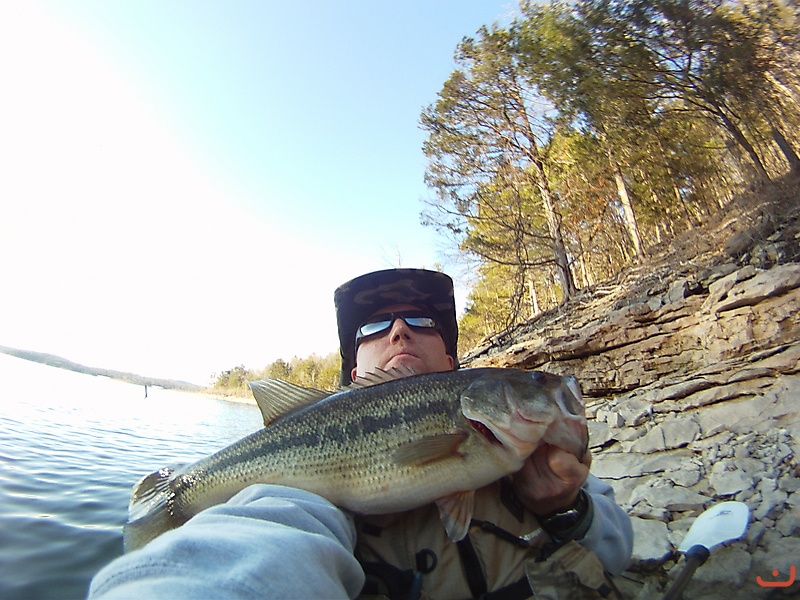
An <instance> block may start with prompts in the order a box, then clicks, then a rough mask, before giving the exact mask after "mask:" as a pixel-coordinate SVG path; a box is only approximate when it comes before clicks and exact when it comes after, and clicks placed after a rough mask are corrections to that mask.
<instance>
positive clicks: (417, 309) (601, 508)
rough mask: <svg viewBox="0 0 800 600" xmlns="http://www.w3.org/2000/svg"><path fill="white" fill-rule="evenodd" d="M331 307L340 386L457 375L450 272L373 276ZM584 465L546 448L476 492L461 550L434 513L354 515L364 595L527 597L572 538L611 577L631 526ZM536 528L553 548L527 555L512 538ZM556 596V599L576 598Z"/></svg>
mask: <svg viewBox="0 0 800 600" xmlns="http://www.w3.org/2000/svg"><path fill="white" fill-rule="evenodd" d="M334 301H335V304H336V309H337V321H338V325H339V343H340V349H341V355H342V372H341V383H342V384H348V383H350V381H351V380H354V381H356V382H358V379H359V378H360V377H364V376H365V375H367V374H369V373H370V372H374V371H376V370H377V369H382V370H391V369H393V368H400V369H402V368H405V369H410V370H412V371H413V372H414V373H416V374H425V373H433V372H441V371H450V370H453V369H456V368H458V360H457V352H456V344H457V340H458V327H457V324H456V312H455V302H454V299H453V284H452V280H451V279H450V278H449V277H448V276H447V275H444V274H443V273H437V272H434V271H426V270H421V269H393V270H388V271H378V272H375V273H369V274H367V275H363V276H361V277H357V278H356V279H353V280H352V281H350V282H348V283H346V284H344V285H342V286H341V287H339V288H338V289H337V290H336V292H335V294H334ZM590 464H591V457H590V455H589V454H588V452H587V455H586V456H585V457H583V459H582V460H579V459H577V458H576V457H574V456H573V455H572V454H569V453H567V452H564V451H562V450H560V449H558V448H555V447H553V446H542V447H540V448H539V449H538V450H537V451H536V452H535V453H534V454H533V456H531V457H530V458H529V459H528V460H527V461H526V463H525V465H524V467H523V468H522V470H520V471H519V472H518V473H516V474H515V475H514V476H513V477H512V478H510V480H508V481H501V482H497V483H496V484H493V485H490V486H487V487H486V488H483V489H482V490H479V491H478V493H477V495H476V500H475V505H476V506H475V515H474V519H475V520H477V521H478V522H481V523H482V527H474V526H473V528H472V531H471V532H470V534H469V536H468V537H467V538H466V539H465V540H462V542H459V543H458V544H454V543H452V542H451V541H450V540H449V539H448V538H447V536H446V535H445V533H444V530H443V528H442V526H441V522H440V518H439V514H438V510H437V509H436V507H435V506H433V505H431V506H427V507H423V508H420V509H417V510H414V511H409V512H407V513H402V514H395V515H386V516H365V517H359V518H357V519H356V525H357V528H358V544H357V548H356V553H357V556H359V559H360V560H361V562H362V566H364V567H365V569H366V571H367V573H368V584H367V588H366V589H367V590H369V591H373V592H375V591H379V592H382V593H387V592H388V593H390V594H391V595H392V596H397V597H401V596H403V597H405V596H407V592H408V590H407V589H406V588H410V587H411V586H413V585H415V584H416V585H419V584H421V585H422V587H423V589H424V590H425V592H426V593H427V594H428V595H429V596H430V597H431V598H440V597H448V598H458V597H462V598H463V597H469V596H470V595H472V596H480V595H483V594H485V593H486V592H495V594H496V597H498V598H507V597H509V596H510V594H512V593H514V594H517V597H520V598H524V597H529V596H530V595H531V590H530V587H529V584H528V580H529V579H531V580H532V579H533V578H534V575H535V573H537V572H542V575H543V579H546V578H547V576H548V575H546V574H545V573H544V571H548V572H549V571H552V569H548V568H546V567H543V564H542V563H547V561H546V560H542V559H544V558H546V554H547V553H548V552H549V551H550V550H552V549H554V547H555V546H557V545H559V544H564V543H565V542H568V541H569V540H577V541H579V542H580V544H581V545H582V546H583V548H585V549H586V550H590V551H593V552H594V553H595V554H596V555H597V556H598V557H599V558H600V561H599V562H601V563H602V567H605V569H606V570H608V571H610V572H612V573H614V574H618V573H619V572H621V571H622V570H623V569H624V568H625V567H626V566H627V563H628V561H629V559H630V555H631V550H632V543H633V533H632V529H631V524H630V519H629V517H628V516H627V514H626V513H625V512H624V511H623V510H622V509H621V508H620V507H619V506H617V505H616V504H615V503H614V501H613V490H612V489H611V487H610V486H608V485H607V484H604V483H603V482H601V481H600V480H598V479H597V478H595V477H592V476H590V475H589V465H590ZM487 523H488V524H490V526H487V525H486V524H487ZM540 526H541V528H542V529H544V531H546V532H547V533H548V534H549V535H548V536H539V537H540V539H539V542H540V543H541V544H542V545H543V546H545V545H547V544H548V543H549V544H550V548H549V549H546V548H542V547H538V548H531V547H522V546H521V545H520V544H519V543H517V542H516V541H515V540H514V538H516V540H519V539H528V538H525V537H524V536H527V535H528V534H531V533H533V532H534V531H536V530H539V528H540ZM506 538H511V539H506ZM541 538H546V539H544V540H543V539H541ZM553 541H555V544H553V543H552V542H553ZM576 546H577V545H575V544H573V545H572V546H571V547H570V549H569V550H570V552H571V553H570V558H569V559H568V560H581V561H584V562H586V561H590V560H591V559H592V558H594V557H585V556H580V555H581V552H585V551H584V550H583V548H577V547H576ZM586 554H588V552H586ZM596 566H598V567H599V564H597V565H596ZM602 567H599V570H602ZM581 568H583V569H584V570H585V569H586V567H585V566H583V567H581ZM555 571H559V567H558V566H556V567H555ZM590 571H591V569H590ZM560 573H561V572H560V571H559V574H560ZM551 574H552V573H551ZM580 575H581V573H578V574H577V576H578V577H580ZM596 575H597V573H596V572H595V573H590V574H588V575H585V576H584V577H585V579H588V580H591V581H592V582H594V583H592V584H591V585H590V586H589V587H595V588H596V589H600V590H601V593H602V590H604V589H606V587H605V586H608V587H609V591H610V586H609V583H608V582H607V581H606V580H605V578H603V577H602V576H600V577H596ZM564 577H566V576H564ZM557 579H558V577H557ZM415 580H416V583H415ZM545 585H550V584H549V583H547V584H545ZM559 585H560V582H559ZM541 591H542V590H537V592H541ZM561 591H562V592H563V597H570V595H573V597H574V594H575V593H579V591H572V592H569V591H567V590H566V589H563V590H561ZM587 593H588V590H587ZM540 596H542V595H541V594H540ZM542 597H543V596H542Z"/></svg>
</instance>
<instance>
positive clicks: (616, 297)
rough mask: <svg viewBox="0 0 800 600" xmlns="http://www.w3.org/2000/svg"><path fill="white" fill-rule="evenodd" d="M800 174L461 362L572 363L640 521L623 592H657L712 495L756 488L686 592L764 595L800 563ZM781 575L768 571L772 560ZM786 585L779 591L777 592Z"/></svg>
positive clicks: (596, 449)
mask: <svg viewBox="0 0 800 600" xmlns="http://www.w3.org/2000/svg"><path fill="white" fill-rule="evenodd" d="M798 315H800V181H798V179H797V178H794V179H786V180H784V181H782V182H780V183H778V184H776V185H774V186H772V187H769V188H760V189H756V190H752V191H751V193H749V194H747V195H746V196H742V197H740V198H737V199H735V200H734V201H732V202H731V203H730V204H729V206H727V207H726V209H725V210H724V211H723V212H721V213H720V214H719V215H718V216H717V217H716V218H715V219H714V220H713V222H710V223H708V224H706V225H705V226H704V227H702V228H698V229H696V230H694V231H691V232H688V233H687V234H686V235H685V236H683V237H682V238H680V239H678V240H676V241H675V242H674V243H672V244H671V245H670V246H669V247H666V248H661V249H655V250H653V249H651V252H650V257H649V259H648V260H647V262H646V263H644V264H641V265H636V266H632V267H630V268H628V269H627V270H625V271H624V272H622V273H620V274H619V276H618V277H616V278H615V279H614V280H613V281H608V282H605V283H603V284H600V285H597V286H594V287H593V288H592V289H588V290H583V291H582V292H581V294H580V295H579V296H578V297H576V298H574V299H573V300H572V301H570V302H569V303H567V304H565V305H562V306H561V307H558V308H557V309H554V310H551V311H549V312H547V313H544V314H542V315H539V316H538V317H537V318H535V319H532V320H530V321H528V322H527V323H524V324H522V325H520V326H518V327H516V328H514V329H513V330H511V331H507V332H505V333H504V334H502V335H499V336H495V337H494V338H492V339H489V340H486V341H485V342H484V343H483V344H482V345H481V346H480V347H478V348H476V349H475V350H473V351H472V352H471V353H470V354H469V356H467V357H465V359H464V360H463V363H464V364H465V366H469V367H478V366H503V367H516V368H524V369H541V370H545V371H550V372H553V373H558V374H567V373H571V374H573V375H575V376H576V377H577V378H578V379H579V380H580V381H581V384H582V387H583V390H584V394H585V399H586V401H587V411H588V414H589V417H590V432H591V440H592V441H591V445H592V451H593V454H594V462H593V467H592V471H593V472H594V473H595V474H596V475H598V476H600V477H603V478H604V479H606V480H608V481H609V482H610V483H611V484H612V485H613V486H614V488H615V490H616V493H617V500H618V501H619V502H620V504H621V505H622V506H623V507H624V508H625V509H626V510H627V511H628V512H629V514H630V515H631V517H632V519H633V523H634V528H635V547H634V560H633V564H632V565H631V567H630V569H629V571H627V572H626V573H625V574H624V576H623V577H620V578H618V584H619V586H620V588H621V589H622V590H623V591H624V592H625V593H626V596H627V597H640V598H652V597H660V595H659V592H660V591H662V590H663V586H664V583H665V581H666V579H667V577H665V575H667V574H670V573H671V574H672V575H673V576H674V574H675V573H676V570H673V567H674V566H675V559H676V554H675V548H676V547H677V545H678V544H679V543H680V541H681V540H682V539H683V536H684V534H685V532H686V531H687V529H688V527H689V526H690V524H691V522H692V520H693V519H694V517H695V516H696V515H698V514H699V513H700V512H702V510H703V509H705V508H707V507H709V506H711V505H712V504H714V503H715V502H719V501H722V500H739V501H743V502H745V503H747V504H748V506H749V507H750V510H751V523H750V527H749V530H748V533H747V536H746V538H745V539H744V540H742V541H739V542H736V543H733V544H730V545H728V546H726V547H724V548H720V549H717V550H715V551H714V552H713V553H712V556H711V559H710V560H709V561H708V562H707V563H706V565H704V566H703V567H701V568H700V569H699V570H698V572H697V574H696V576H695V579H694V580H693V582H692V584H691V586H690V587H689V589H688V590H687V591H686V592H685V594H684V597H685V598H687V599H688V598H709V599H713V598H766V597H770V598H772V597H777V596H776V595H775V594H778V593H780V594H783V593H786V594H792V595H796V594H798V593H799V592H800V583H796V584H794V585H793V586H792V587H790V588H781V589H778V588H765V587H761V586H759V585H758V584H757V582H756V577H757V576H762V577H763V578H764V579H767V580H781V578H782V580H783V581H788V580H789V572H790V571H789V570H790V567H792V566H795V567H797V566H800V565H798V563H800V507H799V506H798V505H799V504H800V491H798V490H800V477H798V475H800V460H798V454H799V453H800V402H798V400H797V397H798V395H800V316H798ZM776 569H777V570H778V571H779V575H778V576H777V577H773V576H772V572H773V571H774V570H776ZM781 597H782V596H781Z"/></svg>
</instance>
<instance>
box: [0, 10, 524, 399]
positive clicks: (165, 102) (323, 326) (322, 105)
mask: <svg viewBox="0 0 800 600" xmlns="http://www.w3.org/2000/svg"><path fill="white" fill-rule="evenodd" d="M515 10H516V2H510V1H507V0H483V1H469V0H446V1H441V2H439V1H432V0H427V1H425V0H412V1H404V2H376V1H374V0H373V1H358V2H349V1H340V2H334V1H321V0H313V1H311V2H289V1H284V2H275V1H268V0H265V1H263V2H253V1H249V0H248V1H244V0H233V1H225V2H222V1H216V2H209V1H192V2H189V1H188V0H187V1H178V2H162V1H150V0H144V1H143V0H137V1H136V2H132V1H131V2H107V1H91V2H90V1H81V0H63V1H33V0H5V1H3V2H2V3H0V74H2V77H3V85H2V90H0V131H2V135H0V155H2V156H3V157H4V158H3V163H2V164H3V166H2V173H3V174H2V176H0V256H2V258H0V278H1V279H0V280H1V281H2V287H3V290H4V292H3V296H4V299H3V303H2V305H1V306H0V345H6V346H15V347H21V348H27V349H32V350H39V351H44V352H51V353H55V354H60V355H62V356H65V357H67V358H70V359H73V360H76V361H78V362H83V363H86V364H91V365H96V366H104V367H108V368H115V369H120V370H129V371H134V372H138V373H142V374H145V375H154V376H163V377H172V378H183V379H188V380H190V381H196V382H198V383H206V382H207V381H208V378H209V376H210V374H211V373H212V372H215V371H220V370H223V369H225V368H229V367H233V366H235V365H237V364H241V363H243V364H245V365H246V366H248V367H263V366H264V365H266V364H268V363H269V362H272V361H273V360H275V359H277V358H287V359H288V358H291V357H292V356H295V355H297V356H307V355H309V354H311V353H312V352H316V353H318V354H325V353H327V352H330V351H332V350H334V349H335V348H336V346H337V342H336V335H335V319H334V313H333V302H332V293H333V289H334V288H335V287H336V286H337V285H338V284H340V283H343V282H344V281H345V280H347V279H350V278H352V277H355V276H357V275H360V274H362V273H365V272H367V271H371V270H376V269H382V268H389V267H394V266H404V267H433V266H434V264H435V263H436V262H441V260H442V258H441V255H440V254H439V249H440V246H441V241H440V240H437V238H436V236H435V233H434V232H433V231H432V230H430V229H427V228H423V227H422V226H421V225H420V223H419V213H420V211H421V210H422V208H423V205H422V203H421V198H423V197H430V196H431V192H429V191H428V190H427V189H426V188H425V186H424V182H423V173H424V166H425V160H424V156H423V154H422V150H421V145H422V142H423V140H424V132H422V131H421V130H420V129H419V126H418V121H419V114H420V111H421V109H422V108H423V107H424V106H426V105H428V104H430V103H432V102H434V101H435V99H436V94H437V92H438V91H439V90H440V89H441V86H442V84H443V83H444V81H445V80H446V78H447V77H448V76H449V74H450V73H451V72H452V70H453V69H454V66H455V65H454V62H453V51H454V49H455V47H456V45H457V43H458V42H459V41H460V40H461V38H462V37H463V36H466V35H471V34H473V33H474V32H475V31H476V30H477V29H478V28H479V27H480V26H482V25H489V24H491V23H493V22H495V21H501V22H505V21H507V20H508V18H509V15H511V14H513V13H514V11H515ZM460 293H461V295H462V297H461V298H459V301H460V303H461V304H463V301H464V298H463V295H464V291H463V289H461V292H460Z"/></svg>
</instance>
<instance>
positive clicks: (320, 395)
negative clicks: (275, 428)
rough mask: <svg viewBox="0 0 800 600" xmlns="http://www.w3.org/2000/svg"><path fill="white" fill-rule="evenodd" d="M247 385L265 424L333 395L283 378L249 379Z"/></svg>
mask: <svg viewBox="0 0 800 600" xmlns="http://www.w3.org/2000/svg"><path fill="white" fill-rule="evenodd" d="M247 385H248V386H250V391H251V392H253V397H254V398H255V399H256V404H258V408H259V409H260V410H261V416H262V417H263V419H264V426H267V425H269V424H270V423H272V422H273V421H275V420H277V419H280V418H283V417H285V416H287V415H290V414H292V413H295V412H297V411H299V410H301V409H303V408H305V407H306V406H311V405H312V404H315V403H316V402H319V401H320V400H324V399H325V398H327V397H328V396H330V395H331V392H324V391H322V390H315V389H313V388H305V387H302V386H300V385H295V384H293V383H289V382H288V381H284V380H283V379H260V380H258V381H248V382H247Z"/></svg>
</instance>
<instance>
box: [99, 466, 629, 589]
mask: <svg viewBox="0 0 800 600" xmlns="http://www.w3.org/2000/svg"><path fill="white" fill-rule="evenodd" d="M585 487H586V489H587V491H588V492H589V494H590V497H591V498H592V502H593V504H594V519H593V521H592V525H591V527H590V528H589V531H588V532H587V534H586V536H585V537H584V539H583V540H580V543H581V544H582V545H583V546H584V547H586V548H588V549H589V550H592V551H594V552H595V553H596V554H597V555H598V556H599V557H600V559H601V561H602V562H603V564H604V565H605V567H606V569H607V570H608V571H610V572H612V573H619V572H620V571H622V570H623V569H624V568H625V566H627V563H628V560H629V559H630V555H631V549H632V544H633V533H632V529H631V525H630V519H629V518H628V516H627V514H625V512H624V511H623V510H622V509H621V508H620V507H619V506H618V505H617V504H616V503H615V502H614V501H613V491H612V490H611V487H610V486H608V485H607V484H606V483H605V482H602V481H600V480H599V479H597V478H595V477H593V476H591V475H590V477H589V480H588V481H587V484H586V486H585ZM355 543H356V533H355V528H354V525H353V522H352V519H351V518H350V517H348V516H347V515H346V514H345V513H343V512H342V511H340V510H339V509H338V508H336V507H335V506H334V505H333V504H331V503H330V502H328V501H327V500H325V499H324V498H322V497H320V496H317V495H315V494H312V493H310V492H306V491H303V490H298V489H294V488H287V487H282V486H276V485H264V484H257V485H253V486H250V487H248V488H246V489H244V490H242V491H241V492H239V493H238V494H236V495H235V496H234V497H233V498H231V499H230V500H229V501H228V502H226V503H225V504H221V505H219V506H214V507H212V508H209V509H207V510H205V511H203V512H201V513H200V514H198V515H197V516H195V517H193V518H192V519H191V520H189V521H188V522H187V523H186V524H184V525H183V526H181V527H179V528H178V529H175V530H172V531H168V532H166V533H164V534H163V535H161V536H159V537H157V538H156V539H154V540H153V541H152V542H150V543H149V544H147V545H146V546H145V547H143V548H141V549H139V550H136V551H134V552H131V553H129V554H126V555H124V556H121V557H119V558H117V559H116V560H114V561H113V562H112V563H111V564H109V565H107V566H106V567H105V568H103V569H102V570H101V571H100V572H99V573H98V574H97V575H96V576H95V577H94V579H93V580H92V583H91V586H90V588H89V598H90V599H92V600H99V599H104V600H111V599H122V598H138V599H141V598H151V597H163V596H167V597H170V598H220V599H224V598H237V599H238V598H241V599H245V598H355V597H356V596H357V595H358V593H359V592H360V591H361V588H362V586H363V584H364V574H363V571H362V569H361V566H360V565H359V563H358V561H357V560H356V559H355V558H354V556H353V549H354V547H355Z"/></svg>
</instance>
